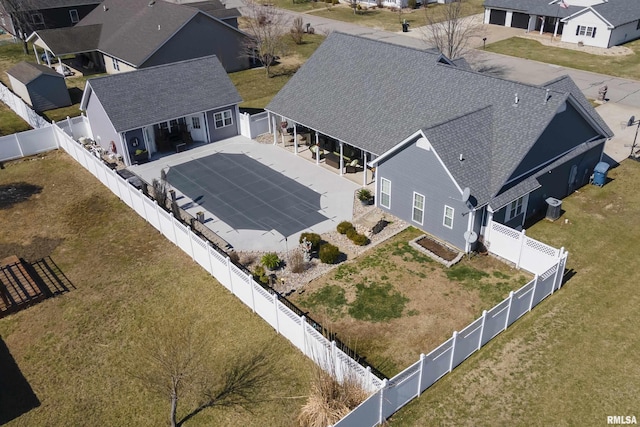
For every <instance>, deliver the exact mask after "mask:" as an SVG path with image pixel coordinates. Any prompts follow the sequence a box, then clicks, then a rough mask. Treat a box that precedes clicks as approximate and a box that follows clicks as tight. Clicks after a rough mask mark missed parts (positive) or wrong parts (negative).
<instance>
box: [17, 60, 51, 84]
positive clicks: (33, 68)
mask: <svg viewBox="0 0 640 427" xmlns="http://www.w3.org/2000/svg"><path fill="white" fill-rule="evenodd" d="M7 74H9V75H10V76H11V77H13V78H15V79H16V80H18V81H19V82H21V83H24V84H25V85H26V84H29V83H31V82H32V81H33V80H35V79H37V78H38V77H40V76H42V75H48V76H54V77H59V78H61V79H64V76H62V74H58V73H56V72H55V71H54V70H52V69H51V68H49V67H46V66H44V65H40V64H34V63H33V62H25V61H22V62H18V63H17V64H16V65H14V66H13V67H11V68H9V69H8V70H7Z"/></svg>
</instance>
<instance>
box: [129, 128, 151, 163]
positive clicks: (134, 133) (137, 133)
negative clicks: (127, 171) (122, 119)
mask: <svg viewBox="0 0 640 427" xmlns="http://www.w3.org/2000/svg"><path fill="white" fill-rule="evenodd" d="M133 138H138V141H139V144H140V145H138V146H137V147H134V146H133V145H132V141H133ZM124 140H125V144H127V151H128V152H129V158H130V159H132V160H133V156H134V154H135V152H136V150H145V149H146V147H145V143H144V135H143V133H142V128H140V129H134V130H130V131H127V132H125V133H124Z"/></svg>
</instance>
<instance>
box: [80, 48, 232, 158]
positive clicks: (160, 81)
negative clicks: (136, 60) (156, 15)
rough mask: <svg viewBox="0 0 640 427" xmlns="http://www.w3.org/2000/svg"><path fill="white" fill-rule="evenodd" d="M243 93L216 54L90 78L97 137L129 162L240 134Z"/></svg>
mask: <svg viewBox="0 0 640 427" xmlns="http://www.w3.org/2000/svg"><path fill="white" fill-rule="evenodd" d="M240 102H242V99H241V98H240V95H239V94H238V91H237V90H236V88H235V86H234V85H233V83H232V82H231V80H230V79H229V77H228V76H227V73H226V72H225V70H224V68H222V65H221V64H220V61H218V59H217V58H216V57H215V56H208V57H204V58H197V59H189V60H186V61H181V62H176V63H173V64H165V65H159V66H156V67H150V68H145V69H143V70H139V71H136V72H135V73H122V74H116V75H111V76H104V77H97V78H93V79H89V80H87V85H86V87H85V90H84V94H83V96H82V101H81V103H80V109H81V110H83V111H86V115H87V118H88V119H89V125H90V127H91V132H92V136H93V139H94V140H95V141H96V142H97V143H98V144H99V145H100V146H101V147H102V148H103V149H105V150H110V151H112V152H115V153H117V154H119V155H121V156H122V158H123V161H124V163H125V164H126V165H131V164H134V163H139V162H143V161H147V160H149V159H151V158H152V156H153V155H154V154H155V153H162V152H174V153H175V152H176V151H181V150H183V149H188V148H189V145H191V144H192V143H195V144H201V143H208V142H214V141H218V140H221V139H225V138H229V137H232V136H235V135H238V134H239V133H240V130H239V129H240V128H239V124H238V115H239V112H238V104H239V103H240Z"/></svg>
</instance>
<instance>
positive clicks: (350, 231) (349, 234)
mask: <svg viewBox="0 0 640 427" xmlns="http://www.w3.org/2000/svg"><path fill="white" fill-rule="evenodd" d="M346 234H347V237H348V238H349V240H353V237H354V236H356V235H358V232H357V231H356V229H355V228H353V227H352V228H350V229H348V230H347V233H346Z"/></svg>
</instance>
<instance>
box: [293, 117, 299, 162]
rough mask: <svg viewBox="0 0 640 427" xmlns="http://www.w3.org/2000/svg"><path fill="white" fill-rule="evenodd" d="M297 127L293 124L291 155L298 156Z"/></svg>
mask: <svg viewBox="0 0 640 427" xmlns="http://www.w3.org/2000/svg"><path fill="white" fill-rule="evenodd" d="M297 128H298V126H296V124H295V123H294V124H293V154H296V155H297V154H298V129H297Z"/></svg>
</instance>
